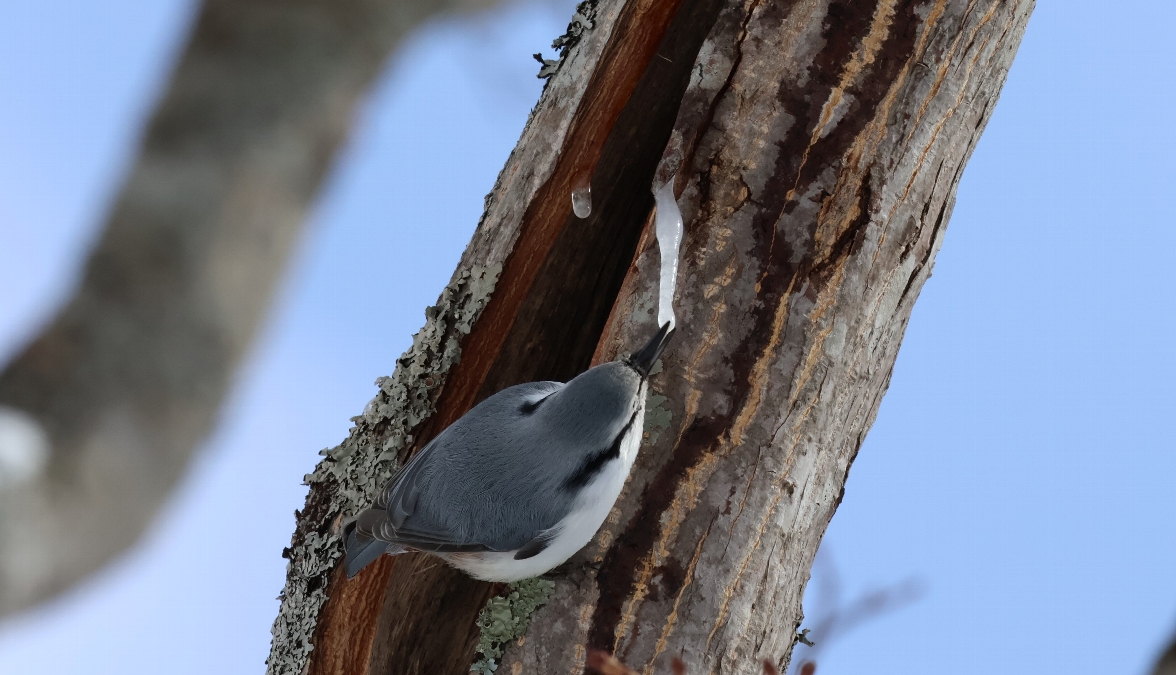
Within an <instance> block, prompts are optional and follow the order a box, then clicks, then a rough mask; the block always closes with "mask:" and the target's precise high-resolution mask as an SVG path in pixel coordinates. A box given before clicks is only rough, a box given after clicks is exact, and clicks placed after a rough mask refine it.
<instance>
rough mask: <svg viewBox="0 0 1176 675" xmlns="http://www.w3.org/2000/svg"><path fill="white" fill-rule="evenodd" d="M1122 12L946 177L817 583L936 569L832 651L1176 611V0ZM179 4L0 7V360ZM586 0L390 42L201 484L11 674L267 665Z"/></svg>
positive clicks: (1175, 623) (955, 658) (1031, 44)
mask: <svg viewBox="0 0 1176 675" xmlns="http://www.w3.org/2000/svg"><path fill="white" fill-rule="evenodd" d="M1107 7H1109V6H1107V5H1104V4H1102V3H1094V2H1073V1H1071V2H1064V3H1063V2H1059V1H1057V0H1045V1H1043V2H1040V3H1039V5H1038V9H1037V11H1036V13H1035V15H1034V17H1033V19H1032V21H1031V23H1030V26H1029V31H1028V33H1027V35H1026V38H1025V42H1024V44H1023V45H1022V48H1021V52H1020V54H1019V55H1018V57H1017V61H1016V63H1015V65H1014V67H1013V71H1012V73H1011V75H1010V77H1009V82H1008V85H1007V86H1006V87H1005V90H1004V94H1003V96H1002V98H1001V101H1000V104H999V105H998V106H997V108H996V111H995V114H994V115H993V118H992V121H991V122H990V124H989V126H988V130H987V132H986V133H985V135H984V137H983V138H982V139H981V141H980V143H979V145H978V147H977V149H976V153H975V155H974V157H973V159H972V162H971V164H970V165H969V167H968V169H967V171H966V172H965V174H964V177H963V181H962V184H961V186H960V192H959V199H958V203H957V205H956V208H955V214H954V216H953V218H952V221H951V225H950V227H949V228H948V230H947V234H946V240H945V244H944V247H943V250H942V252H941V253H940V254H939V258H938V261H937V263H936V267H935V271H934V276H933V277H932V278H931V280H930V281H929V282H928V283H927V285H926V287H925V289H924V291H923V293H922V296H921V298H920V299H919V302H918V304H917V305H916V307H915V311H914V315H913V317H912V319H911V322H910V327H909V329H908V331H907V335H906V339H905V341H904V344H903V348H902V352H901V354H900V356H899V360H898V364H897V366H896V368H895V372H894V377H893V380H892V383H891V387H890V391H889V393H888V394H887V396H886V397H885V399H884V400H883V403H882V408H881V411H880V413H879V415H878V421H877V423H876V424H875V426H874V428H873V430H872V431H871V432H870V435H869V436H868V438H867V440H866V442H865V445H864V446H863V448H862V451H861V453H860V455H859V457H858V460H857V462H856V463H855V465H854V467H853V470H852V472H851V474H850V478H849V483H848V486H847V491H846V496H845V501H844V503H843V504H842V506H841V509H840V510H839V511H838V514H837V516H836V517H835V518H834V520H833V522H832V525H831V526H830V529H829V532H828V535H827V537H826V539H825V544H824V546H823V549H822V558H823V563H824V564H822V565H821V566H819V567H818V573H817V577H816V579H817V581H818V584H814V586H813V589H816V588H819V587H820V584H819V582H821V579H822V573H821V571H820V570H828V569H832V568H835V569H836V570H837V577H838V579H839V581H840V587H841V588H842V597H843V600H844V601H846V602H849V601H852V600H853V599H855V598H857V597H860V595H861V594H863V593H868V592H870V591H871V590H874V589H877V588H880V587H885V586H887V585H891V584H895V583H898V582H901V581H903V580H905V579H915V580H917V581H918V585H919V588H921V589H922V593H921V595H920V597H919V599H918V600H916V601H914V602H912V603H910V604H908V605H906V606H904V607H903V608H900V609H897V610H895V611H892V612H889V613H887V614H884V615H883V616H881V617H879V618H876V619H874V620H871V621H869V622H866V623H864V624H863V625H861V626H860V627H858V628H857V629H855V630H854V631H852V632H850V633H848V634H846V635H844V636H843V637H842V638H840V639H839V640H837V641H836V642H835V643H831V644H829V645H826V647H827V649H826V651H825V654H824V655H823V656H822V658H821V662H820V663H821V667H820V671H819V672H821V673H822V675H852V674H858V673H860V674H862V675H865V674H870V675H876V674H880V673H903V674H904V675H911V674H920V675H922V674H927V675H930V674H938V673H952V674H953V675H957V674H958V675H968V674H971V673H976V674H979V673H985V674H987V673H989V672H992V671H993V670H999V671H1000V672H1002V673H1011V674H1021V673H1024V674H1026V675H1029V674H1032V675H1041V674H1042V673H1048V672H1065V673H1068V674H1079V675H1081V674H1087V673H1089V674H1090V675H1094V674H1096V673H1097V674H1099V675H1104V674H1105V673H1127V674H1129V675H1143V674H1144V673H1146V671H1147V668H1148V665H1149V663H1150V662H1151V660H1152V658H1153V657H1154V655H1155V653H1156V650H1157V649H1159V647H1160V645H1161V644H1162V643H1163V642H1164V640H1165V639H1166V638H1167V637H1168V636H1169V635H1170V633H1171V632H1172V631H1174V630H1176V537H1174V536H1173V526H1172V523H1173V521H1174V520H1176V489H1174V488H1173V484H1174V481H1173V477H1174V476H1176V453H1174V452H1173V443H1172V441H1171V432H1170V424H1169V423H1168V420H1170V419H1171V417H1170V416H1171V415H1172V413H1171V411H1172V409H1173V407H1174V404H1176V358H1174V357H1173V353H1172V349H1171V348H1172V343H1173V339H1172V333H1173V328H1174V320H1173V316H1174V310H1176V302H1174V301H1173V299H1172V290H1173V289H1176V264H1174V263H1176V255H1174V253H1173V251H1174V250H1176V228H1174V227H1173V225H1176V223H1174V222H1173V221H1174V220H1176V217H1174V216H1173V210H1172V209H1171V207H1170V206H1169V204H1168V202H1169V201H1170V195H1172V194H1173V188H1172V184H1173V182H1174V180H1173V179H1174V178H1176V168H1174V166H1173V162H1172V157H1173V156H1176V152H1174V151H1176V147H1174V146H1176V132H1174V131H1173V127H1172V124H1171V121H1172V120H1173V119H1176V109H1174V108H1176V98H1174V96H1173V94H1172V92H1171V82H1172V77H1171V73H1172V72H1173V71H1174V70H1176V69H1174V68H1173V66H1176V63H1174V61H1176V56H1174V53H1173V51H1172V50H1171V49H1169V48H1167V47H1166V45H1167V44H1168V43H1169V34H1168V33H1169V28H1168V27H1170V26H1171V25H1173V24H1174V23H1176V6H1173V5H1172V4H1170V3H1164V2H1161V1H1158V0H1157V1H1151V2H1144V1H1142V0H1141V1H1137V2H1121V3H1116V4H1115V5H1114V8H1113V11H1111V10H1108V9H1107ZM191 12H192V4H191V2H189V1H188V0H151V1H148V0H108V1H107V2H104V3H82V2H77V1H76V0H70V1H67V0H46V1H43V2H40V3H31V4H30V3H26V4H25V5H17V4H15V3H6V4H4V5H0V91H2V92H3V96H4V101H5V103H4V105H3V106H0V358H7V357H8V356H9V355H11V354H12V353H13V351H14V350H15V349H17V348H19V345H20V344H21V343H22V342H23V341H24V340H26V339H27V338H28V337H29V336H30V335H32V334H34V333H35V332H36V330H37V327H38V326H39V325H40V323H41V322H43V321H44V320H45V319H46V318H47V317H48V316H50V315H51V314H52V312H53V310H54V308H55V306H56V304H57V303H58V302H59V301H60V300H61V298H62V297H64V296H65V295H66V294H67V293H68V289H69V288H70V286H71V284H72V283H73V281H74V279H75V274H76V268H77V265H78V263H79V260H80V259H81V257H82V256H83V255H84V252H85V250H86V247H87V245H88V243H89V242H90V241H92V239H93V237H94V235H95V232H96V228H97V227H98V226H99V225H100V224H101V220H102V216H103V214H104V212H105V210H106V208H107V207H108V205H109V203H110V200H111V198H112V193H113V191H114V190H116V189H117V186H118V184H119V181H120V179H121V176H122V173H123V172H124V170H125V167H126V164H127V162H128V161H130V158H131V157H132V156H133V151H134V143H135V139H136V136H137V133H138V129H139V125H140V124H141V122H142V120H143V119H144V116H145V115H146V114H148V113H149V111H150V108H151V104H152V101H153V97H154V96H155V93H156V91H157V87H158V85H159V83H160V81H161V80H162V79H164V78H166V75H167V72H168V68H169V66H170V63H171V60H172V58H173V57H174V54H175V50H176V48H177V43H178V41H179V40H180V39H181V37H182V35H183V33H184V31H185V30H186V27H187V25H188V22H189V21H190V19H191ZM570 13H571V5H570V3H568V2H567V1H566V0H561V2H559V3H550V2H548V3H531V4H522V5H515V6H512V7H511V8H509V9H507V10H506V11H500V12H498V13H496V14H494V15H493V16H491V17H485V16H483V17H480V18H478V19H475V20H460V21H453V20H449V21H442V22H436V23H433V24H431V25H429V26H428V27H426V28H425V29H424V30H423V31H421V32H420V33H418V34H417V35H416V36H415V37H414V38H413V39H412V40H411V41H410V43H409V44H407V45H406V46H405V49H404V50H403V51H402V52H401V53H400V54H399V55H398V57H397V58H396V59H395V60H394V61H393V62H392V63H391V64H390V65H389V67H388V69H387V72H386V73H385V74H384V76H383V77H382V79H381V81H380V82H379V85H378V86H377V88H376V89H375V90H374V91H373V93H372V96H371V99H370V101H369V102H368V104H367V105H366V107H365V109H364V110H363V112H362V115H361V118H360V121H359V124H358V126H357V129H356V131H355V133H354V135H353V137H352V139H351V143H350V145H349V147H348V149H347V151H346V152H345V153H344V155H343V156H342V157H341V159H340V161H339V163H338V165H337V166H336V168H335V170H334V172H333V174H332V175H331V178H330V181H329V184H328V185H327V189H326V190H325V191H324V193H323V194H322V195H321V196H320V198H319V200H318V202H317V203H316V206H315V209H314V212H313V214H312V217H311V221H310V224H309V227H308V230H307V236H306V238H305V239H304V241H303V242H302V245H301V248H300V252H299V255H298V257H297V259H296V260H295V261H294V263H293V265H292V267H291V269H290V272H289V274H288V275H287V278H286V283H285V285H284V287H283V290H282V293H281V296H280V297H279V299H278V302H277V304H276V305H275V307H274V309H273V311H272V313H271V316H270V319H269V321H268V322H267V325H266V328H265V330H264V332H263V334H262V335H261V336H260V339H259V341H258V343H257V345H256V348H255V349H254V351H253V354H252V358H251V359H250V361H249V363H248V364H247V367H246V368H245V369H244V370H243V372H242V373H241V374H240V376H239V378H238V384H237V387H236V389H235V391H234V393H233V396H232V398H231V399H230V401H229V402H228V404H227V405H226V408H225V410H224V413H223V415H222V420H221V423H220V425H219V426H218V428H217V430H216V432H215V433H214V434H213V436H212V437H211V438H210V439H209V440H208V442H207V444H206V448H205V451H204V452H203V453H202V455H201V457H200V459H199V461H197V462H196V464H195V466H194V468H193V471H192V472H191V474H190V475H189V477H188V479H187V480H186V481H185V483H184V484H183V486H182V487H181V489H180V490H179V492H178V493H177V494H176V496H175V498H174V499H173V500H172V502H171V504H170V505H169V506H168V507H167V509H166V510H165V512H164V513H163V514H162V515H161V516H160V518H159V520H158V522H157V523H156V525H155V527H154V528H153V529H152V531H151V532H150V533H149V535H148V536H147V537H146V539H145V540H144V541H143V542H142V544H141V545H140V546H139V547H137V548H136V549H135V550H133V551H131V552H130V553H128V554H127V555H125V556H124V557H122V558H121V559H120V560H118V561H117V563H116V564H114V565H113V566H111V567H110V568H109V569H107V570H106V571H104V572H103V573H101V574H100V575H98V576H97V577H96V578H95V579H93V580H92V581H91V582H89V583H87V584H85V585H84V586H83V587H81V588H79V589H77V590H75V591H74V592H71V593H70V594H68V595H67V596H65V597H63V598H62V599H60V600H59V601H56V602H53V603H51V604H49V605H47V606H45V607H42V608H40V609H38V610H36V611H33V612H31V613H28V614H26V615H23V616H20V617H16V618H14V619H9V620H7V621H5V622H3V623H0V672H2V673H29V674H39V673H47V674H56V673H80V672H88V673H108V672H109V673H120V674H137V673H143V674H147V673H151V674H156V673H161V672H167V673H175V674H185V673H206V672H209V671H210V670H215V671H216V672H219V673H222V674H224V675H231V674H234V675H235V674H236V673H242V674H244V673H257V672H259V671H260V669H261V667H262V666H261V663H262V661H263V660H264V658H265V655H266V653H267V652H268V646H269V627H270V622H271V621H272V619H273V616H274V613H275V610H276V607H277V605H276V601H275V600H274V597H275V596H276V595H277V593H278V590H279V589H280V588H281V585H282V579H283V576H284V562H285V561H283V560H282V559H281V558H280V557H279V553H280V551H281V549H282V547H283V546H285V545H286V544H287V543H288V540H289V533H290V531H291V529H292V526H293V511H294V509H296V508H298V507H300V506H301V503H302V499H303V495H304V491H303V490H304V489H303V488H302V486H301V478H302V475H303V474H304V473H306V472H308V471H310V470H311V468H312V467H313V465H314V462H315V461H316V459H317V452H318V450H320V449H321V448H324V447H327V446H332V445H334V444H336V443H337V442H338V441H339V440H340V439H342V438H343V436H344V434H345V433H346V430H347V427H348V424H349V423H348V418H349V417H350V416H352V415H355V414H357V413H358V412H359V411H360V410H361V409H362V407H363V405H364V403H366V401H367V400H368V399H369V398H370V396H371V395H372V393H373V391H374V388H373V385H372V382H373V381H374V379H375V378H376V377H377V376H379V375H384V374H388V373H389V372H391V370H392V368H393V365H394V360H395V358H396V357H397V356H398V355H399V354H400V353H401V352H402V351H403V350H404V349H405V347H407V346H408V344H409V341H410V338H411V335H412V334H413V333H414V332H415V331H416V330H417V329H418V328H419V327H420V325H421V323H422V321H423V311H424V307H425V306H426V305H428V304H431V303H432V302H434V301H435V299H436V296H437V293H438V292H439V290H440V289H441V288H442V286H443V285H444V284H445V282H446V281H447V280H448V278H449V275H450V273H451V272H452V270H453V266H454V264H455V263H456V261H457V259H458V257H459V256H460V253H461V250H462V248H463V247H464V245H465V243H466V242H467V241H468V239H469V236H470V234H471V233H472V231H473V227H474V225H475V223H476V222H477V217H478V215H479V214H480V212H481V208H482V197H483V196H484V195H485V193H486V192H487V191H488V190H489V189H490V187H491V186H492V185H493V182H494V177H495V175H496V174H497V172H498V169H499V168H500V167H501V165H502V163H503V162H504V161H505V159H506V156H507V154H508V153H509V152H510V149H511V148H512V147H513V146H514V143H515V141H516V139H517V137H518V134H519V131H520V130H521V129H522V126H523V124H524V122H525V120H526V115H527V112H528V111H529V110H530V108H531V106H532V105H533V103H534V102H535V100H536V99H537V97H538V94H539V90H540V87H541V84H542V83H541V82H540V81H539V80H537V79H535V77H534V75H535V71H536V69H537V64H536V63H535V62H534V61H533V60H532V59H531V56H530V55H531V54H532V53H533V52H535V51H540V50H546V48H547V46H548V44H549V43H550V41H551V39H552V38H553V37H554V36H556V35H558V34H559V33H561V32H562V29H563V27H564V26H565V25H566V22H567V18H568V16H570ZM546 51H549V50H546ZM373 304H374V305H376V306H377V307H380V308H382V311H376V312H372V311H370V310H371V308H372V306H373ZM360 310H363V313H364V316H365V322H364V324H363V325H362V326H356V325H355V323H354V321H353V319H352V317H354V316H355V315H356V314H357V313H358V312H359V311H360ZM274 421H280V422H281V424H273V422H274ZM823 578H825V579H826V580H827V579H829V578H830V577H829V575H828V574H827V573H826V574H825V575H824V577H823ZM825 587H826V588H827V587H828V583H826V584H825ZM823 609H824V608H823V607H822V606H821V603H820V602H819V601H818V598H817V597H816V593H815V591H814V592H813V593H810V599H809V603H808V613H809V616H810V620H815V619H816V618H818V617H819V616H820V614H821V612H822V611H823Z"/></svg>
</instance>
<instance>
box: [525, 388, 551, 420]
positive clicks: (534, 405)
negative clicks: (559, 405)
mask: <svg viewBox="0 0 1176 675" xmlns="http://www.w3.org/2000/svg"><path fill="white" fill-rule="evenodd" d="M552 393H554V392H552ZM549 396H551V394H548V395H547V396H544V397H543V398H540V399H536V400H534V401H525V402H524V403H523V404H522V405H521V406H519V412H521V413H522V414H524V415H530V414H531V413H533V412H535V411H536V410H538V409H539V406H540V405H542V404H543V402H544V401H546V400H547V398H548V397H549Z"/></svg>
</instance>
